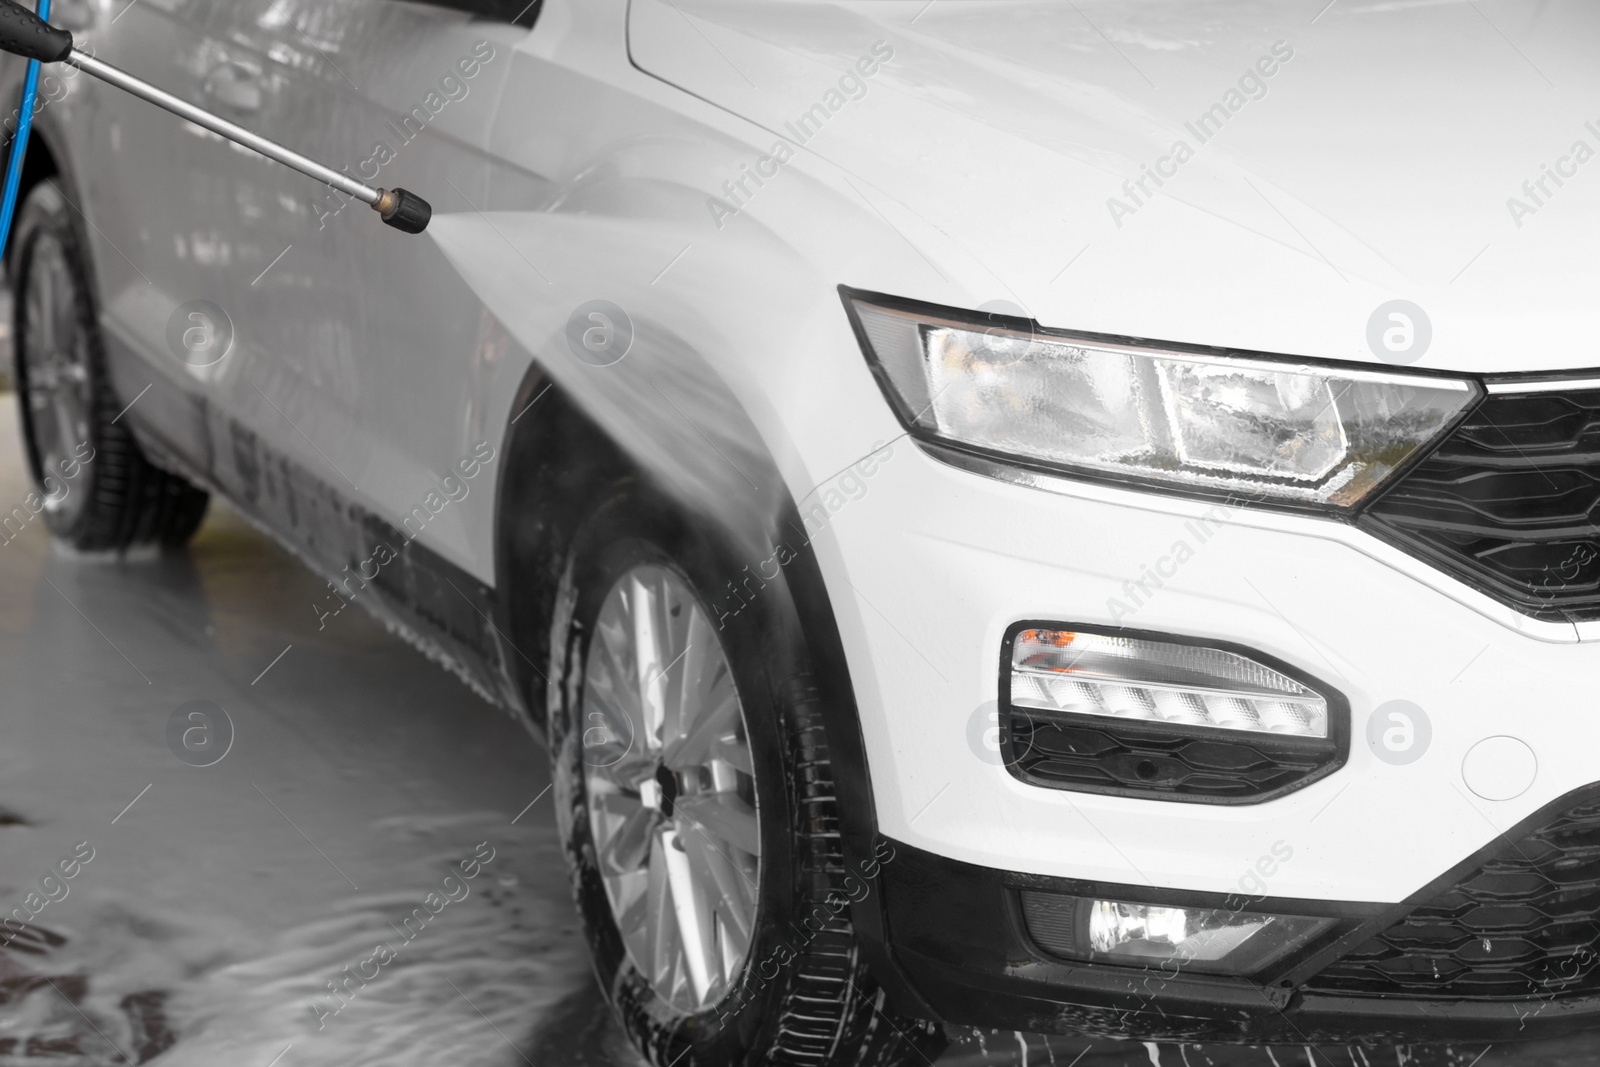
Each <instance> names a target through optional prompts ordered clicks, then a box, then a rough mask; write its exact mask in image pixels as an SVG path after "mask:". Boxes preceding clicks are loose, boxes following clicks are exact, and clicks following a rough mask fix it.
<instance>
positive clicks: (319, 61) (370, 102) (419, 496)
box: [209, 0, 534, 577]
mask: <svg viewBox="0 0 1600 1067" xmlns="http://www.w3.org/2000/svg"><path fill="white" fill-rule="evenodd" d="M518 7H519V8H521V9H523V12H524V13H523V18H522V24H520V25H519V24H518V23H517V22H516V21H515V20H514V16H515V15H516V14H517V11H513V10H510V8H509V6H503V5H498V4H496V3H494V2H493V0H478V2H475V3H454V2H452V3H410V2H405V0H237V2H234V3H230V4H218V5H216V8H215V9H214V14H215V21H214V22H213V23H211V25H210V26H209V31H210V35H211V36H212V37H213V38H214V39H215V42H216V47H217V48H218V49H219V50H220V51H223V52H227V53H228V54H229V57H230V58H231V59H232V60H233V61H235V62H238V63H241V64H243V65H246V66H257V67H259V69H260V71H261V73H260V77H261V79H262V80H263V81H264V83H265V84H267V85H270V86H272V87H273V88H272V93H273V94H274V104H273V106H272V107H271V108H269V109H267V110H266V111H264V112H263V113H262V115H261V118H262V129H263V132H265V133H266V134H267V135H268V136H271V137H273V138H274V139H276V140H279V141H281V142H283V143H285V144H287V145H289V146H290V147H293V148H295V149H296V150H298V151H301V152H304V153H305V154H307V155H310V156H312V157H313V158H316V159H319V160H321V161H323V162H326V163H328V164H329V165H331V166H333V167H335V168H339V169H342V170H345V171H346V172H347V173H349V174H351V175H352V176H354V177H356V178H357V179H358V180H360V181H363V182H365V183H368V184H372V185H378V186H384V187H394V186H403V187H405V188H408V189H410V190H412V191H414V192H416V193H418V194H419V195H422V196H424V197H425V198H427V199H429V200H430V201H431V202H432V203H433V205H434V208H435V210H436V212H443V211H465V210H472V208H473V207H474V206H475V205H478V204H482V203H483V202H484V199H483V198H484V195H485V192H484V190H485V187H486V185H487V157H486V155H485V152H484V144H485V142H486V140H487V135H488V130H489V127H490V123H491V121H492V118H493V115H494V111H495V107H496V105H497V104H498V102H499V97H500V89H501V86H502V84H503V82H504V78H505V72H506V70H507V68H508V67H509V65H510V64H509V57H510V53H511V50H512V49H513V48H514V47H515V46H516V45H517V44H518V43H519V42H520V41H522V40H523V39H525V38H526V37H527V34H528V32H529V31H528V26H527V22H528V18H529V16H530V15H531V14H532V13H533V11H534V8H532V7H529V6H528V4H527V2H526V0H523V2H522V3H521V4H520V5H518ZM493 10H499V13H500V15H501V16H502V17H486V12H492V11H493ZM260 181H261V183H262V185H261V193H260V195H259V196H257V197H255V198H253V199H252V201H251V204H250V205H249V206H250V211H248V212H240V213H239V217H237V218H235V219H233V220H231V222H230V223H229V225H231V226H232V227H233V229H234V232H235V233H236V234H237V235H238V236H237V237H236V239H235V241H234V245H235V247H236V248H237V249H238V250H239V255H240V258H239V262H238V263H236V264H235V266H234V268H233V269H232V270H230V271H229V272H228V275H227V278H226V279H225V280H224V281H223V282H222V284H223V286H224V289H225V291H226V294H227V297H226V299H227V307H228V309H229V312H230V314H231V316H232V317H233V318H234V320H235V329H236V333H237V336H238V342H237V345H238V351H237V358H233V357H230V359H233V366H232V367H231V369H230V372H229V374H228V375H227V377H226V379H225V380H224V381H223V382H221V383H220V385H221V388H222V389H223V390H224V391H225V396H226V401H225V404H223V406H222V408H221V409H220V410H219V412H218V415H217V418H218V425H217V427H216V432H217V433H218V435H219V437H220V438H225V439H226V444H225V445H224V446H223V447H220V448H219V450H218V471H219V478H220V480H222V481H223V483H224V484H225V485H227V486H229V487H230V488H232V489H234V490H235V491H237V492H239V493H241V494H243V495H245V496H246V497H252V495H253V496H254V497H255V498H260V497H261V494H263V493H265V492H267V491H268V490H269V489H271V488H274V487H273V486H269V485H267V481H268V480H269V479H270V478H271V477H272V465H273V463H275V462H277V461H278V459H280V458H281V459H282V460H284V461H286V463H287V464H288V466H285V467H284V468H283V470H282V471H281V472H280V473H281V475H282V477H281V478H280V479H279V481H287V480H292V479H293V478H295V477H297V476H298V475H299V474H304V475H305V476H306V477H307V478H308V481H309V482H310V483H320V485H321V486H322V487H323V489H325V490H326V492H325V493H324V492H322V490H312V489H307V490H306V491H305V492H303V493H301V494H300V495H301V498H302V499H301V501H300V502H301V503H302V504H304V505H305V507H304V508H298V509H295V511H294V514H289V513H288V512H286V511H284V510H283V509H282V508H276V509H274V510H273V514H272V515H270V516H268V521H273V522H277V523H279V524H280V525H281V524H283V523H289V524H291V525H295V524H298V527H297V528H295V529H290V530H287V531H286V532H287V533H288V534H289V535H290V536H291V537H294V538H295V539H296V540H300V541H302V542H305V541H307V540H308V539H315V538H316V537H317V536H318V529H317V527H318V520H316V519H315V518H314V517H309V516H307V515H305V514H303V512H305V511H306V510H307V509H312V510H315V509H322V510H328V509H337V508H338V507H339V503H338V501H340V500H344V501H350V502H353V503H354V504H355V505H356V506H357V508H359V509H360V510H361V511H362V512H363V513H365V514H368V515H371V516H374V517H375V518H376V519H377V520H379V523H380V524H383V525H387V527H388V528H389V529H391V530H400V531H402V532H403V533H404V534H405V535H406V537H407V539H408V542H409V540H410V539H415V540H417V541H418V542H419V543H420V544H421V545H423V546H424V547H425V548H427V549H429V550H431V551H433V552H435V553H438V554H440V555H442V556H444V557H446V558H447V559H450V560H451V561H452V562H453V563H455V564H456V565H457V566H460V567H463V568H464V569H466V570H468V571H472V572H475V573H478V574H479V575H480V576H485V577H486V576H487V575H488V569H487V568H488V566H489V563H490V561H489V559H488V558H486V554H485V553H484V552H482V551H477V550H475V548H474V545H475V542H474V541H473V539H471V538H469V536H468V534H467V531H468V529H469V528H470V527H471V525H472V523H471V522H470V521H469V514H470V513H471V512H472V511H473V510H474V509H479V508H482V507H483V506H484V505H485V504H487V503H488V502H489V500H488V498H489V497H491V496H492V493H491V492H490V491H489V490H488V489H487V488H485V489H481V490H480V491H478V492H477V493H476V496H475V497H473V494H472V493H471V491H470V487H465V486H463V485H462V481H461V478H460V474H459V471H460V468H461V465H462V463H463V462H467V463H472V462H473V460H474V458H475V457H476V460H477V462H479V463H481V462H482V456H483V454H484V452H483V447H482V446H484V445H485V444H487V445H488V446H489V447H490V448H494V447H497V446H498V444H499V441H498V438H497V437H496V439H495V440H493V441H492V442H491V441H488V440H487V436H488V435H487V434H486V432H485V429H484V427H482V426H480V425H475V424H474V422H473V419H472V417H471V412H473V411H474V410H476V405H475V403H474V396H473V389H474V382H478V381H481V380H482V377H483V376H482V375H481V374H474V373H473V364H474V361H481V360H485V359H495V358H498V354H499V351H500V348H499V347H497V345H498V344H499V340H498V335H497V333H496V330H495V328H494V326H493V324H492V322H490V321H489V320H488V319H487V318H486V315H485V312H484V309H483V306H482V304H481V302H480V301H478V300H477V299H476V297H474V296H473V294H472V293H471V291H470V290H469V289H468V288H467V287H466V285H465V284H464V283H463V282H462V281H461V280H460V278H459V276H458V275H457V273H456V272H455V271H453V270H452V269H451V268H450V267H449V265H448V264H447V262H446V261H445V260H444V258H443V256H442V255H441V254H440V252H439V250H438V248H437V246H436V245H435V244H434V243H433V242H432V240H431V239H430V238H429V237H427V236H425V235H424V236H413V235H407V234H403V233H401V232H400V231H398V230H394V229H391V228H389V227H386V226H384V225H382V223H381V220H380V219H379V218H378V217H377V215H376V214H375V213H374V212H372V211H371V210H370V209H369V208H368V207H367V205H365V204H362V203H360V202H359V201H355V200H352V199H350V198H348V197H345V196H343V195H342V194H339V193H336V192H333V191H330V190H328V189H327V188H326V187H324V186H321V185H320V184H318V183H316V182H314V181H312V180H310V179H307V178H304V177H302V176H300V175H298V174H295V173H293V172H291V171H288V170H285V169H283V168H275V167H271V166H268V167H266V168H263V169H262V170H261V172H260ZM447 478H449V479H451V481H449V482H447V481H446V479H447ZM478 484H479V485H486V484H488V485H492V479H487V480H485V482H480V483H478ZM277 489H278V490H279V492H280V494H281V491H282V487H281V486H277ZM458 497H459V498H460V499H458ZM469 498H470V499H469ZM319 499H320V500H321V502H320V503H319ZM375 536H376V535H375ZM371 547H372V546H370V545H368V546H365V548H367V549H370V548H371ZM362 550H363V546H362V544H361V543H360V542H356V543H352V544H349V545H346V546H344V548H343V549H342V550H341V551H343V552H344V553H345V554H346V555H347V556H348V555H350V554H351V553H356V554H357V555H358V558H357V559H347V560H344V561H342V562H349V563H359V562H360V560H359V553H360V552H361V551H362ZM334 562H335V564H336V565H338V564H340V563H341V561H337V560H336V561H334Z"/></svg>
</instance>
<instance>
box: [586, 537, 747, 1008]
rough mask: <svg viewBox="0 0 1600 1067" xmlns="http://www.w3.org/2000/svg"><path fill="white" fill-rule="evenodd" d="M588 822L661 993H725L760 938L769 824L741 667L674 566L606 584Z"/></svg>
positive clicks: (627, 935)
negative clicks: (742, 696) (763, 815)
mask: <svg viewBox="0 0 1600 1067" xmlns="http://www.w3.org/2000/svg"><path fill="white" fill-rule="evenodd" d="M582 722H583V726H584V729H583V734H582V737H581V743H582V749H583V754H584V777H585V784H586V794H587V800H588V809H589V827H590V832H591V833H592V834H593V837H594V843H595V856H596V861H597V863H598V865H599V868H600V873H601V878H602V881H603V882H604V883H605V889H606V896H607V898H608V900H609V901H610V904H611V913H612V917H613V919H614V920H615V922H616V925H617V929H618V930H619V931H620V933H621V934H622V939H623V943H624V945H625V946H626V948H627V951H628V955H629V957H630V959H631V960H632V962H633V965H634V967H635V968H636V969H637V970H638V971H639V973H640V974H641V975H643V976H644V977H645V978H646V980H647V981H649V983H650V985H651V987H652V989H654V990H655V992H656V994H657V995H658V996H660V997H661V998H662V999H663V1000H665V1001H667V1002H668V1003H669V1004H671V1005H672V1006H673V1007H674V1008H676V1009H678V1010H679V1011H683V1012H695V1011H699V1010H702V1009H704V1008H706V1007H708V1006H709V1005H711V1004H714V1003H716V1002H717V1001H718V1000H720V999H721V998H722V996H723V994H724V993H726V992H727V990H728V988H729V987H730V986H731V984H732V983H733V981H734V980H735V979H736V978H737V976H738V975H739V973H740V970H741V969H742V967H743V964H744V961H745V957H746V956H747V955H748V954H749V951H750V944H751V942H752V940H753V939H754V932H755V920H756V902H757V889H756V887H757V886H758V885H759V884H760V870H761V834H760V816H759V814H758V810H757V809H758V803H757V799H756V792H755V777H754V773H755V766H754V759H753V756H752V753H751V749H750V742H749V732H748V730H747V729H746V726H745V720H744V711H743V707H742V705H741V703H740V700H739V693H738V690H737V688H736V687H735V685H734V681H733V672H732V668H731V666H730V665H729V663H728V659H727V656H726V654H725V653H724V652H723V649H722V644H721V642H720V641H718V640H717V635H716V632H715V630H714V629H713V628H712V626H711V622H710V619H709V617H708V615H707V614H706V612H705V610H704V609H703V608H702V607H701V605H700V602H699V601H698V599H697V598H696V597H695V596H694V594H693V593H692V592H691V591H690V589H689V587H688V585H687V583H685V582H684V580H683V579H682V578H681V577H679V576H678V575H677V574H676V573H674V572H673V571H671V570H669V569H667V568H665V567H661V566H657V565H653V564H644V565H640V566H636V567H634V568H632V569H631V570H629V571H628V572H627V573H625V574H624V575H623V576H622V577H621V578H620V579H618V581H617V582H616V584H615V585H613V586H612V588H611V590H610V591H609V592H608V593H607V595H606V599H605V602H604V603H603V604H602V606H601V609H600V615H599V618H598V619H597V621H596V623H595V628H594V633H593V635H592V638H591V640H590V644H589V651H588V657H587V660H586V662H585V665H584V700H583V718H582Z"/></svg>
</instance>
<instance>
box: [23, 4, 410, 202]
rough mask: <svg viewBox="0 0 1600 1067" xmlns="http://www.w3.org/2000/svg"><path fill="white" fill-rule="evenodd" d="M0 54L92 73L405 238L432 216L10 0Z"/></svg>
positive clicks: (400, 193) (404, 195)
mask: <svg viewBox="0 0 1600 1067" xmlns="http://www.w3.org/2000/svg"><path fill="white" fill-rule="evenodd" d="M0 52H10V53H11V54H12V55H16V56H21V57H23V58H24V59H37V60H38V61H39V62H41V63H70V64H72V65H73V66H74V67H77V68H78V69H79V70H81V71H83V72H84V73H86V74H92V75H94V76H95V77H96V78H99V79H100V80H101V81H103V82H108V83H110V84H111V85H115V86H116V87H117V88H118V89H122V90H124V91H126V92H129V93H132V94H133V95H134V96H137V97H138V98H139V99H141V100H147V101H149V102H150V103H152V104H154V105H156V106H157V107H161V108H165V109H166V110H168V111H170V112H172V113H173V114H174V115H178V116H180V117H182V118H186V119H188V120H189V121H190V122H192V123H194V124H195V125H196V126H204V127H205V128H206V129H208V130H210V131H211V132H212V133H216V134H221V135H222V136H223V137H226V138H227V139H228V140H230V141H232V142H234V143H235V144H241V145H244V146H245V147H246V148H248V149H251V150H252V151H255V152H259V153H260V154H262V155H264V156H266V157H267V158H268V159H275V160H277V161H278V162H279V163H282V164H283V165H284V166H286V167H290V168H292V169H294V170H297V171H299V172H300V173H301V174H304V175H306V176H308V177H311V178H315V179H317V180H318V181H319V182H322V183H323V184H325V185H329V186H332V187H333V188H335V189H337V190H339V191H340V192H341V193H344V194H345V195H346V196H353V197H355V198H356V199H357V200H360V201H361V202H362V203H365V204H370V205H372V209H373V210H374V211H376V212H377V213H378V214H379V215H381V216H382V217H383V221H384V222H386V223H388V224H389V225H390V226H393V227H394V228H395V229H397V230H401V231H403V232H405V233H421V232H422V231H423V230H425V229H427V227H428V220H429V219H430V218H432V217H433V208H432V207H430V206H429V205H428V202H427V201H426V200H424V199H422V197H420V196H418V195H417V194H416V193H408V192H406V191H405V190H404V189H376V188H373V187H372V186H370V185H362V184H361V183H360V182H358V181H356V180H355V179H354V178H351V177H349V176H348V175H345V174H340V173H339V172H338V171H336V170H333V169H332V168H330V167H325V166H323V165H322V164H321V163H318V162H317V161H316V160H313V159H307V158H306V157H305V156H302V155H301V154H300V153H298V152H292V151H290V150H289V149H287V148H285V147H283V146H282V145H281V144H278V143H277V142H276V141H269V140H267V138H265V137H262V136H259V135H258V134H254V133H251V132H250V131H249V130H247V129H245V128H244V127H242V126H235V125H234V124H233V123H231V122H229V121H227V120H226V119H222V118H218V117H217V116H216V115H213V114H212V113H211V112H209V111H206V110H204V109H202V108H198V107H195V106H194V105H193V104H190V103H187V102H185V101H183V100H180V99H178V98H177V97H175V96H173V95H172V94H171V93H167V92H163V91H162V90H160V89H157V88H156V87H155V86H153V85H151V84H150V83H149V82H145V81H141V80H140V79H138V78H135V77H134V76H133V75H131V74H129V73H127V72H126V71H123V70H120V69H118V68H116V67H113V66H112V65H111V64H109V63H104V62H101V61H100V60H98V59H96V58H94V57H93V56H91V55H86V54H84V53H83V52H79V51H76V50H75V49H74V48H73V47H72V34H70V33H68V32H67V31H66V30H62V29H57V28H56V27H54V26H52V25H50V24H49V23H48V22H45V21H44V20H43V19H41V18H39V16H37V15H35V14H34V13H33V12H32V11H29V10H28V9H27V8H25V7H22V6H21V5H20V4H17V3H14V2H13V0H0Z"/></svg>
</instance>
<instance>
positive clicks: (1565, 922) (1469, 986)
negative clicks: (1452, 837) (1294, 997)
mask: <svg viewBox="0 0 1600 1067" xmlns="http://www.w3.org/2000/svg"><path fill="white" fill-rule="evenodd" d="M1305 988H1306V990H1307V991H1308V992H1309V991H1315V992H1321V993H1343V994H1356V995H1366V996H1387V997H1395V996H1400V997H1432V998H1448V999H1462V1000H1487V999H1529V998H1533V999H1541V1000H1545V999H1554V998H1556V997H1560V996H1572V995H1577V994H1592V993H1595V992H1597V991H1600V800H1596V799H1595V798H1594V797H1593V796H1592V795H1591V796H1590V797H1589V798H1588V799H1586V800H1585V801H1584V802H1582V803H1580V804H1577V805H1575V806H1573V807H1571V808H1568V809H1567V810H1566V811H1565V812H1563V813H1562V814H1560V815H1558V816H1557V817H1556V818H1555V819H1553V820H1552V821H1551V822H1550V823H1548V824H1547V825H1546V826H1545V827H1544V828H1543V829H1540V830H1537V831H1535V832H1533V833H1531V834H1529V835H1528V836H1526V837H1523V838H1521V839H1520V840H1518V841H1517V842H1516V843H1515V844H1514V845H1513V846H1512V847H1510V848H1509V849H1506V850H1504V851H1503V853H1502V854H1501V855H1500V856H1499V857H1498V858H1496V859H1491V860H1489V861H1488V862H1486V863H1484V864H1483V865H1482V866H1481V867H1479V868H1478V869H1477V870H1476V871H1475V872H1473V873H1472V874H1470V875H1468V876H1467V877H1466V878H1465V879H1464V880H1463V881H1462V882H1461V883H1460V884H1458V885H1457V886H1456V887H1455V888H1453V889H1450V890H1448V891H1447V892H1444V893H1441V894H1439V895H1438V896H1437V897H1434V898H1433V899H1431V900H1429V901H1428V902H1427V903H1425V904H1424V905H1422V906H1421V907H1419V908H1417V909H1416V910H1414V911H1412V912H1411V913H1410V914H1409V915H1407V916H1406V917H1405V918H1404V919H1402V920H1401V921H1399V922H1397V923H1395V924H1394V925H1393V926H1390V927H1389V928H1388V929H1387V930H1385V931H1384V932H1383V933H1381V934H1378V935H1376V936H1375V937H1373V938H1371V939H1369V940H1368V941H1366V942H1365V943H1363V944H1362V945H1360V946H1359V947H1358V948H1357V949H1356V950H1355V951H1353V952H1351V953H1350V954H1349V955H1347V956H1345V957H1343V958H1342V959H1340V960H1339V961H1338V962H1336V963H1334V964H1332V965H1330V966H1328V967H1326V968H1324V969H1323V970H1322V971H1320V972H1318V974H1317V975H1315V976H1314V977H1313V978H1312V979H1311V980H1310V981H1309V982H1308V983H1307V984H1306V986H1305Z"/></svg>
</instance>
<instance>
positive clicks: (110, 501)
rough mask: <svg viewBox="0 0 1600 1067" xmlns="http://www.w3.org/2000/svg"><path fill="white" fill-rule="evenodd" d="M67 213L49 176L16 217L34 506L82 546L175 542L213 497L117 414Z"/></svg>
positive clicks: (21, 365) (20, 360) (20, 381)
mask: <svg viewBox="0 0 1600 1067" xmlns="http://www.w3.org/2000/svg"><path fill="white" fill-rule="evenodd" d="M70 211H71V208H70V207H68V205H67V202H66V199H65V198H64V197H63V196H62V195H61V192H60V190H59V189H57V188H56V186H55V184H54V182H51V181H45V182H41V183H40V184H39V185H37V186H35V187H34V188H33V190H32V191H31V192H30V193H29V194H28V198H27V200H26V201H25V202H24V203H23V206H22V210H21V211H20V213H19V214H18V218H17V232H16V245H15V250H14V253H13V255H14V259H13V264H14V265H15V286H14V307H15V311H14V313H13V323H12V327H13V330H12V336H13V337H15V338H16V372H17V397H18V400H19V402H20V404H21V412H22V430H23V439H24V444H25V445H26V448H27V456H28V467H29V472H30V473H31V474H32V476H33V484H34V487H35V495H34V497H33V498H30V500H29V502H28V507H29V510H36V513H38V514H41V515H42V517H43V519H44V523H45V525H46V526H47V527H49V529H50V532H51V533H52V534H54V535H55V536H56V537H57V538H58V539H59V540H61V541H64V542H66V543H67V544H69V545H71V546H73V547H74V548H77V549H80V550H83V551H106V550H119V549H124V548H129V547H132V546H134V545H139V544H150V543H159V544H165V545H179V544H182V543H183V542H185V541H187V540H188V539H189V537H190V536H191V535H192V534H193V533H194V531H195V530H196V529H197V528H198V527H199V525H200V521H201V519H203V518H204V517H205V510H206V502H207V499H208V497H207V495H206V493H205V492H204V491H203V490H200V489H197V488H195V487H194V486H193V485H191V484H190V483H189V482H187V481H185V480H184V479H183V478H181V477H179V476H178V475H176V474H172V473H170V472H168V471H164V470H162V469H161V468H159V467H156V466H155V465H154V464H152V463H151V462H150V461H149V460H147V459H146V458H145V456H144V453H143V452H141V451H140V450H139V446H138V444H137V443H136V442H135V441H134V439H133V436H132V434H131V433H130V432H129V430H128V428H127V426H125V425H123V424H122V422H121V419H120V418H119V416H121V415H122V413H123V411H122V404H121V402H120V401H119V399H118V397H117V396H116V395H115V394H114V393H113V392H112V390H111V386H110V383H109V381H108V379H107V376H106V364H105V353H104V349H103V348H102V346H101V343H100V334H99V329H98V327H97V325H96V323H95V317H94V307H93V304H92V302H91V299H90V295H89V281H88V271H87V260H86V258H85V257H84V254H83V249H82V247H81V245H80V244H79V241H78V235H77V229H76V227H75V226H74V225H73V221H72V217H71V214H70ZM36 504H37V508H36V506H35V505H36Z"/></svg>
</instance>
